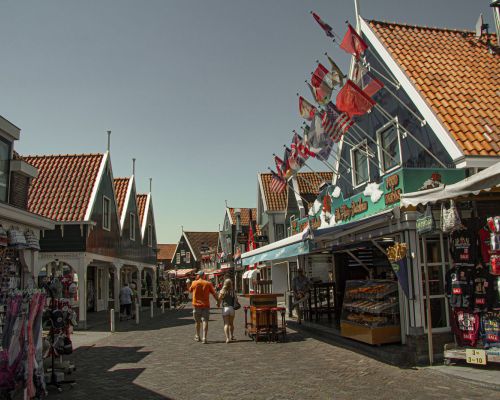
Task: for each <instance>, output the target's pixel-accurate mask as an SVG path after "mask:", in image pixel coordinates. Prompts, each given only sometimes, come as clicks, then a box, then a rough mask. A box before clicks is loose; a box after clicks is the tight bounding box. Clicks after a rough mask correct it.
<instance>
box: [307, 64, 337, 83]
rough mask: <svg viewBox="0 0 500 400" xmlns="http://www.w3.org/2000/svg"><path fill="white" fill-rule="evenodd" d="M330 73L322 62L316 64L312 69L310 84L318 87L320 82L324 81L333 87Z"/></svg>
mask: <svg viewBox="0 0 500 400" xmlns="http://www.w3.org/2000/svg"><path fill="white" fill-rule="evenodd" d="M329 75H330V71H328V69H326V67H325V66H324V65H323V64H321V63H320V64H318V66H317V67H316V69H315V70H314V72H313V74H312V77H311V85H312V86H313V87H315V88H317V87H319V86H320V85H321V84H323V83H326V84H327V85H328V86H329V87H330V88H333V82H332V79H331V77H330V76H329Z"/></svg>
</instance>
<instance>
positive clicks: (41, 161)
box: [23, 154, 104, 222]
mask: <svg viewBox="0 0 500 400" xmlns="http://www.w3.org/2000/svg"><path fill="white" fill-rule="evenodd" d="M103 157H104V155H103V154H75V155H51V156H24V157H23V159H24V160H25V161H26V162H28V163H30V164H31V165H33V166H34V167H35V168H37V169H38V177H37V178H35V179H33V181H32V182H31V185H30V189H29V194H28V196H29V198H28V211H30V212H32V213H35V214H39V215H42V216H44V217H47V218H51V219H53V220H56V221H65V222H68V221H83V220H84V218H85V214H86V212H87V207H88V205H89V201H90V196H91V194H92V189H93V187H94V184H95V182H96V179H97V175H98V172H99V167H100V165H101V162H102V159H103Z"/></svg>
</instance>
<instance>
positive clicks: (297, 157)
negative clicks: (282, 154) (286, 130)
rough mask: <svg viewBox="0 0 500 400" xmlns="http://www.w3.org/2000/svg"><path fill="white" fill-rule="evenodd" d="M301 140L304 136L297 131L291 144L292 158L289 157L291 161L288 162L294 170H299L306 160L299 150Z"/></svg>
mask: <svg viewBox="0 0 500 400" xmlns="http://www.w3.org/2000/svg"><path fill="white" fill-rule="evenodd" d="M301 141H302V138H301V137H300V136H299V135H298V133H295V135H293V141H292V144H291V145H290V147H291V151H290V158H289V162H288V164H289V165H290V168H291V169H292V171H294V172H297V171H299V170H300V169H301V168H302V166H303V165H304V162H305V160H304V159H303V158H302V156H301V154H300V152H299V146H300V142H301Z"/></svg>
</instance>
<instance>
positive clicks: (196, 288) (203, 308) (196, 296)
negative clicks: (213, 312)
mask: <svg viewBox="0 0 500 400" xmlns="http://www.w3.org/2000/svg"><path fill="white" fill-rule="evenodd" d="M188 290H189V292H191V293H192V294H193V317H194V321H195V324H196V334H195V337H194V340H196V341H197V342H199V341H200V337H201V336H200V331H201V325H202V324H203V339H202V341H203V343H207V334H208V320H209V318H210V295H212V297H213V298H214V299H215V301H216V302H217V307H220V306H221V305H222V318H223V319H224V334H225V336H226V343H229V342H230V341H231V340H235V338H234V316H235V309H238V308H240V305H239V303H238V299H237V297H236V293H235V292H234V290H233V282H232V281H231V279H226V280H225V281H224V285H223V286H222V289H221V291H220V292H219V294H218V295H217V293H216V292H215V288H214V286H213V285H212V283H211V282H209V281H207V280H205V273H204V272H203V271H199V272H198V273H197V274H196V280H195V281H194V282H193V283H192V284H191V285H190V286H189V288H188Z"/></svg>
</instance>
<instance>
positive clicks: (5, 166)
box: [0, 140, 10, 202]
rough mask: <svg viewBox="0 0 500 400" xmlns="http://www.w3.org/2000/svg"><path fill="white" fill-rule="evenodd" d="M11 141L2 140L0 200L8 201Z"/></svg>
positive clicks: (0, 142) (0, 141) (0, 150)
mask: <svg viewBox="0 0 500 400" xmlns="http://www.w3.org/2000/svg"><path fill="white" fill-rule="evenodd" d="M9 161H10V143H8V142H6V141H4V140H0V201H2V202H7V193H8V192H9V190H8V188H9Z"/></svg>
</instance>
